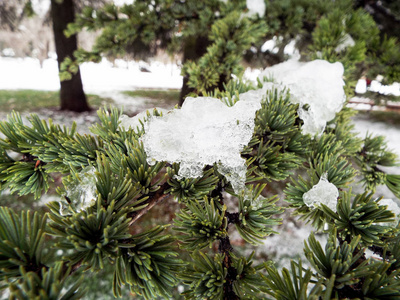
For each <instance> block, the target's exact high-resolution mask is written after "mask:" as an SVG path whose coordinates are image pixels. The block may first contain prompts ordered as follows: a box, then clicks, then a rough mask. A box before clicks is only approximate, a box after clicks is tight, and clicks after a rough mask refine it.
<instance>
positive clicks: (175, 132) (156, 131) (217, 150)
mask: <svg viewBox="0 0 400 300" xmlns="http://www.w3.org/2000/svg"><path fill="white" fill-rule="evenodd" d="M260 108H261V105H260V103H259V102H253V101H238V102H237V103H236V104H235V105H234V106H232V107H228V106H226V105H225V104H224V103H222V102H221V101H220V100H219V99H215V98H209V97H198V98H191V97H189V98H186V100H185V102H184V104H183V106H182V108H181V109H175V110H172V111H171V112H169V113H168V114H166V115H164V116H162V117H152V118H150V119H149V121H148V122H147V123H146V124H145V134H144V135H143V137H142V141H143V145H144V149H145V151H146V153H147V157H148V158H147V160H148V162H149V163H150V164H154V163H155V162H156V161H167V162H169V163H175V162H176V163H180V169H179V174H178V177H179V178H181V177H189V178H194V177H200V176H202V174H203V167H204V166H205V165H213V164H214V163H216V164H217V167H218V171H219V172H220V173H221V174H223V175H224V176H225V177H226V178H227V179H228V180H229V181H230V182H231V184H232V187H233V188H234V190H235V192H236V193H239V192H240V191H241V190H243V189H244V184H245V180H246V169H247V168H246V161H245V159H243V158H241V156H240V152H241V151H242V150H243V147H244V146H246V145H247V144H248V143H249V141H250V139H251V137H252V135H253V129H254V118H255V112H256V111H257V110H258V109H260Z"/></svg>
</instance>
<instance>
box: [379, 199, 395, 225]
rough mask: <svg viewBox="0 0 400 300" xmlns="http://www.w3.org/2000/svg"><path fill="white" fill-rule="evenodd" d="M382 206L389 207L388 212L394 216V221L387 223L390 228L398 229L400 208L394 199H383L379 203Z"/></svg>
mask: <svg viewBox="0 0 400 300" xmlns="http://www.w3.org/2000/svg"><path fill="white" fill-rule="evenodd" d="M379 205H380V206H384V205H387V210H390V212H392V213H393V214H394V221H393V222H389V223H386V224H387V225H388V226H392V227H396V226H397V224H399V220H400V216H399V215H400V207H399V206H398V205H397V203H396V202H394V201H393V200H392V199H382V200H381V201H379Z"/></svg>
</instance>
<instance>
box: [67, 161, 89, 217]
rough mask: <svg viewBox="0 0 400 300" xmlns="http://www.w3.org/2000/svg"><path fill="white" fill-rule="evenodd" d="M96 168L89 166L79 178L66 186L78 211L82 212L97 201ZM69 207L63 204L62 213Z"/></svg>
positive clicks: (79, 174) (68, 195) (81, 172)
mask: <svg viewBox="0 0 400 300" xmlns="http://www.w3.org/2000/svg"><path fill="white" fill-rule="evenodd" d="M95 171H96V169H95V168H94V167H93V166H87V167H85V168H83V169H82V171H80V172H79V173H78V177H79V179H75V182H74V183H72V184H69V185H67V186H66V190H67V193H66V196H67V197H68V198H69V199H70V200H71V202H72V204H73V205H74V206H75V209H76V211H78V212H80V211H83V210H85V209H86V208H88V207H90V206H93V205H94V204H95V203H96V198H97V195H96V191H97V188H96V175H95ZM66 209H67V208H66V207H63V206H61V210H60V213H61V214H62V215H64V214H65V210H66Z"/></svg>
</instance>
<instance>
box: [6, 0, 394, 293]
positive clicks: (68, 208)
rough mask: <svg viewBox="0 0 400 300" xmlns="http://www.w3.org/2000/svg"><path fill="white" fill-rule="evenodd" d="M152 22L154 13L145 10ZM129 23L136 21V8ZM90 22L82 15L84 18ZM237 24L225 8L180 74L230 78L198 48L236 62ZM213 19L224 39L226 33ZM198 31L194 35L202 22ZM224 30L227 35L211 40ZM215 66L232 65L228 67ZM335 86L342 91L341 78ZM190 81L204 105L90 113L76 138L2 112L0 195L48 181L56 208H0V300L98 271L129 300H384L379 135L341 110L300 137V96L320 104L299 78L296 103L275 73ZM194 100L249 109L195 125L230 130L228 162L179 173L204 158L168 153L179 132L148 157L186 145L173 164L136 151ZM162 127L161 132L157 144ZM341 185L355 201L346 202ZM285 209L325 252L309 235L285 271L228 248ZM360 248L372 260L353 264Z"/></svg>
mask: <svg viewBox="0 0 400 300" xmlns="http://www.w3.org/2000/svg"><path fill="white" fill-rule="evenodd" d="M137 2H138V3H141V2H140V1H137ZM181 2H182V1H181ZM189 2H190V1H189ZM197 2H198V5H202V4H201V3H200V1H197ZM214 2H215V3H216V1H214ZM214 2H212V3H214ZM232 2H233V1H232ZM152 3H153V4H154V5H156V4H158V5H167V4H168V3H169V1H163V2H162V3H163V4H161V2H160V3H159V2H157V1H153V2H152ZM182 3H185V1H183V2H182ZM215 3H214V4H215ZM221 3H222V4H218V5H221V6H222V5H226V6H229V5H231V4H230V1H227V2H226V3H225V2H223V1H221ZM138 5H139V4H138ZM209 5H210V7H211V8H210V9H212V7H213V6H212V5H211V4H209ZM215 5H216V4H215ZM128 8H129V7H128V6H126V7H124V9H125V10H127V9H128ZM110 9H111V8H110ZM158 12H159V10H158V9H157V8H156V7H155V8H154V10H151V13H150V15H151V14H153V13H154V14H157V13H158ZM131 13H132V14H134V13H139V15H140V11H131ZM214 16H215V15H214V14H213V16H212V18H214ZM259 16H260V15H259ZM91 17H93V12H91V13H90V14H89V13H88V19H87V20H86V21H88V20H92V19H90V18H91ZM110 17H113V18H114V19H115V20H118V17H119V14H118V13H116V14H113V11H112V10H111V11H107V12H106V11H105V12H99V13H98V15H97V18H98V19H99V20H102V21H103V22H110V23H111V21H110V20H109V19H110ZM182 18H185V15H182ZM210 18H211V16H210ZM115 20H114V21H115ZM148 20H149V21H150V20H151V16H149V19H148ZM157 20H158V21H159V22H167V21H168V19H164V18H157ZM249 20H250V19H248V16H246V15H237V12H232V14H230V13H229V14H227V15H226V16H225V15H224V16H222V17H221V19H220V20H219V21H218V22H220V23H218V22H217V23H215V24H214V25H215V26H214V25H213V26H211V28H212V29H211V31H212V32H213V34H214V35H215V38H213V39H210V41H212V43H215V45H214V46H211V48H209V49H208V50H207V51H208V52H207V54H206V55H205V56H204V57H203V58H202V59H203V60H202V59H200V60H199V64H198V65H196V66H195V65H193V68H190V67H188V69H187V70H189V69H190V70H192V71H193V74H191V76H192V75H193V76H194V75H196V74H198V75H199V76H200V75H201V76H203V75H204V74H205V73H204V72H203V71H196V70H197V68H199V70H201V68H204V70H206V71H208V72H209V73H210V74H212V75H213V76H215V74H217V75H218V77H219V78H220V76H222V77H224V76H227V75H229V76H227V77H229V78H230V72H233V71H232V70H233V68H230V69H229V68H225V67H223V68H222V67H221V68H220V67H219V66H217V65H215V64H214V65H213V64H212V63H211V61H212V59H213V57H215V55H217V54H218V51H217V48H213V47H216V45H217V46H218V45H219V46H221V47H222V48H227V49H229V48H230V47H231V46H232V47H237V49H239V50H240V52H243V51H244V48H243V47H244V46H243V45H242V44H241V42H240V41H239V40H240V39H241V34H243V32H246V31H242V29H240V28H241V26H245V27H247V26H250V23H251V21H249ZM80 21H82V22H83V20H80ZM199 22H200V20H199ZM224 22H227V24H231V25H232V24H233V25H232V26H233V28H236V29H238V31H237V32H236V31H235V30H234V31H230V30H229V28H231V27H229V26H225V25H224ZM113 24H114V23H113ZM254 24H257V22H256V23H254ZM254 24H253V25H254ZM198 25H199V27H198V28H201V26H200V25H202V23H201V22H200V23H199V24H198ZM203 25H204V24H203ZM253 25H252V26H253ZM96 26H97V23H96V22H93V27H94V28H96ZM254 26H256V25H254ZM257 26H258V25H257ZM160 28H164V27H162V26H161V27H160ZM188 28H190V27H188ZM198 28H197V29H198ZM257 28H258V27H257ZM192 29H193V30H194V28H192ZM239 29H240V30H239ZM256 31H257V30H256ZM144 32H145V31H144ZM144 32H143V33H144ZM217 33H221V35H219V34H217ZM225 33H229V34H230V36H229V37H228V38H224V37H225V35H224V34H225ZM217 35H218V37H217ZM236 39H237V40H236ZM231 40H232V41H235V42H234V43H232V45H231V43H230V41H231ZM331 47H336V45H331ZM213 51H216V52H215V53H214V52H213ZM207 55H208V56H207ZM217 57H218V56H217ZM227 62H228V61H225V62H224V64H225V63H227ZM229 62H230V63H232V66H234V65H236V64H237V63H238V58H237V57H234V59H233V60H229ZM314 63H315V64H319V65H324V66H328V67H329V68H330V67H332V66H334V68H337V67H338V66H340V65H338V64H328V65H327V63H326V62H321V61H316V62H313V64H311V63H309V64H308V65H307V66H311V65H315V64H314ZM305 64H306V63H305ZM302 66H304V65H302ZM215 68H216V69H215ZM234 68H236V66H234ZM282 68H283V69H285V68H284V67H282ZM339 69H341V68H339ZM275 70H276V69H275ZM188 72H189V73H190V71H188ZM214 72H215V73H214ZM327 72H329V70H327ZM335 74H336V73H335ZM336 75H338V77H337V80H338V82H339V83H341V84H342V83H343V81H342V75H343V74H336ZM336 75H335V76H336ZM199 76H198V77H196V76H194V77H191V78H197V79H196V80H195V79H193V80H192V81H191V84H193V87H195V88H196V87H197V88H198V91H202V93H203V94H204V96H205V97H203V98H202V97H198V98H191V99H187V100H186V102H185V103H184V105H183V107H182V108H181V109H179V108H175V109H174V110H172V111H169V112H163V111H161V110H157V109H154V110H149V111H147V112H146V113H144V114H140V115H138V116H137V117H134V118H132V119H129V121H128V122H126V117H122V112H121V111H118V110H117V109H114V108H110V109H107V108H103V109H100V110H99V111H98V116H99V122H98V123H97V124H95V125H93V126H92V127H91V134H87V135H81V134H78V133H76V125H73V126H72V128H65V127H61V126H59V125H56V124H53V123H52V121H51V120H48V121H44V120H40V119H39V118H38V117H37V116H36V115H31V117H30V118H28V120H27V122H29V123H27V122H26V121H23V120H22V118H21V116H20V115H19V114H18V113H17V112H13V113H12V114H11V115H10V116H9V117H8V119H7V120H5V121H1V122H0V132H1V133H2V137H1V139H0V153H1V156H0V184H1V189H9V190H10V192H11V193H18V194H19V195H26V194H31V195H32V196H33V197H35V198H40V197H41V195H42V194H43V193H45V192H47V191H48V188H49V183H50V182H51V181H52V180H53V178H55V176H56V175H57V176H59V177H60V176H61V177H62V185H61V186H60V187H59V188H58V189H57V192H58V193H59V195H60V200H59V201H52V202H50V203H48V204H47V208H48V209H47V212H45V213H43V214H40V213H39V212H35V213H32V212H30V211H22V212H20V213H17V212H15V211H14V210H12V209H10V208H6V207H0V236H1V239H0V266H1V268H0V280H1V282H2V286H3V287H4V288H6V287H7V288H8V289H9V292H10V298H11V299H78V298H81V297H83V295H84V294H85V292H86V289H89V287H87V286H85V285H84V284H81V282H82V280H84V277H85V276H89V275H90V274H101V273H100V272H102V271H104V270H111V272H112V274H113V275H112V280H110V282H108V283H107V284H109V285H108V287H109V289H112V290H113V293H114V295H115V296H116V297H124V295H125V291H126V288H128V289H129V291H130V292H131V293H132V294H135V295H139V296H141V297H142V298H144V299H157V298H162V299H169V298H171V297H174V296H176V295H173V294H172V291H173V289H174V287H177V286H180V287H183V292H182V293H181V294H182V296H183V297H185V298H186V299H260V298H271V299H345V298H348V299H398V298H399V297H400V280H399V272H400V268H399V264H400V263H399V261H400V246H399V235H398V234H399V222H398V221H399V218H398V217H399V216H398V215H399V213H400V212H399V211H397V210H396V209H394V208H393V207H395V206H392V205H391V204H390V205H389V204H388V203H391V202H390V201H389V202H388V201H386V200H387V199H385V201H384V200H382V199H377V198H376V197H374V196H373V194H374V191H375V189H376V187H377V186H378V185H382V184H385V185H387V186H388V187H389V189H390V190H391V191H392V192H393V193H394V195H396V196H397V197H398V195H400V183H399V182H400V179H399V176H398V175H393V174H386V173H385V172H384V171H383V169H382V168H381V166H393V165H395V164H396V159H397V158H396V155H395V154H394V153H392V152H391V151H390V150H388V149H387V147H386V144H385V143H384V140H383V138H382V137H373V136H367V137H366V138H365V139H360V138H357V137H356V136H355V134H354V133H353V132H352V125H351V120H350V116H351V115H352V112H351V111H350V109H348V108H346V107H345V105H344V107H343V108H342V109H341V110H340V111H337V112H336V115H335V117H334V118H332V119H330V120H328V122H327V124H325V125H326V126H325V125H324V126H323V128H324V129H323V130H322V132H320V131H317V132H315V134H313V133H309V132H304V130H303V129H304V128H303V127H304V124H305V122H306V118H310V116H313V113H315V112H317V113H318V112H320V113H321V111H320V110H319V111H318V109H317V108H316V106H315V105H316V104H315V103H313V102H307V100H308V98H312V97H313V98H318V99H320V101H324V100H325V101H326V99H327V98H328V97H325V96H326V94H324V93H331V90H330V89H329V86H328V88H327V89H326V90H324V89H322V91H321V89H318V87H317V88H316V87H315V86H313V84H308V83H309V82H308V83H307V82H306V83H307V85H306V87H307V88H308V90H307V93H303V94H301V93H300V94H299V93H296V89H295V88H294V87H296V86H294V85H292V90H291V89H288V88H287V86H286V83H285V79H284V78H283V79H282V81H281V82H271V81H265V80H264V79H265V78H264V77H261V78H259V81H258V83H257V84H255V85H253V84H251V83H248V82H244V81H242V80H240V79H232V80H227V83H224V84H222V85H221V86H218V85H216V84H215V82H214V83H212V84H210V85H207V84H206V82H207V78H202V77H201V76H200V77H199ZM272 77H273V74H272ZM267 79H268V80H269V79H273V78H267ZM349 80H351V78H350V79H349ZM311 83H313V81H311ZM290 84H293V82H290ZM314 85H315V84H314ZM328 85H329V83H328ZM210 87H214V88H210ZM215 87H216V88H215ZM297 91H298V89H297ZM314 93H316V95H314ZM342 94H343V95H344V91H342ZM340 95H341V93H339V98H340V99H338V101H339V103H340V104H341V105H343V100H344V99H342V98H343V97H341V96H340ZM315 96H316V97H315ZM202 100H203V103H204V104H203V106H201V108H202V109H204V110H206V109H207V105H210V104H212V105H214V104H213V103H218V105H219V106H221V105H223V107H224V111H228V112H227V114H229V111H234V108H235V107H237V106H238V105H239V106H240V105H242V106H240V107H247V108H249V109H250V108H251V109H253V111H254V114H253V115H251V114H249V113H248V112H246V114H245V115H247V116H250V117H249V118H248V119H245V118H244V119H240V120H239V118H237V119H234V122H232V120H231V119H229V118H226V116H225V115H224V114H223V113H221V118H220V120H214V119H213V120H212V121H211V119H210V121H209V123H207V124H205V125H208V126H209V128H207V130H210V129H216V130H219V129H221V128H225V127H230V129H232V128H233V129H234V130H231V131H224V132H226V133H227V135H229V137H224V136H220V137H218V139H220V140H221V142H222V141H223V140H225V138H230V139H232V140H229V141H232V142H231V143H238V145H240V152H239V153H237V156H238V158H237V159H233V162H232V161H231V160H227V161H224V162H222V161H221V160H222V159H221V160H217V161H212V157H211V160H210V159H208V160H207V161H212V162H211V163H207V164H204V165H201V166H200V169H201V171H202V172H201V175H198V174H197V173H196V176H191V172H194V171H193V170H195V171H196V172H197V170H198V169H199V163H198V161H199V160H198V159H199V157H200V156H201V158H204V156H206V155H210V154H209V153H208V152H210V153H212V150H213V149H211V148H208V149H207V148H205V149H206V150H204V152H205V153H198V152H196V149H194V148H190V147H189V148H184V147H183V145H179V136H178V137H177V139H176V140H174V143H171V142H170V143H168V140H165V138H164V136H159V138H158V139H157V141H160V142H159V143H158V144H160V145H158V146H156V147H162V148H161V149H167V150H166V151H169V150H168V149H176V147H180V148H184V149H189V150H190V151H187V152H188V153H185V161H184V164H183V162H182V161H180V160H179V159H181V158H178V159H175V160H174V159H170V158H168V159H165V160H163V159H159V160H157V159H154V157H153V156H152V155H151V154H150V151H149V149H148V144H147V142H148V139H149V133H150V132H151V131H152V130H154V126H155V125H154V124H155V123H156V122H159V123H160V122H164V123H162V125H161V126H162V127H163V128H166V127H168V126H167V125H168V124H167V123H168V121H170V120H171V119H172V118H173V117H176V116H177V115H179V116H181V115H182V114H180V113H178V112H182V111H186V112H187V111H188V110H190V108H191V105H192V103H194V102H195V101H196V103H198V104H199V103H200V105H201V102H202ZM344 104H345V103H344ZM218 105H217V106H211V107H219V106H218ZM317 106H318V105H317ZM326 106H328V105H326ZM255 108H257V109H255ZM192 110H193V108H192ZM191 112H193V111H191ZM209 113H210V114H211V113H213V112H211V111H210V112H209ZM191 116H192V115H191ZM316 117H317V118H318V115H317V116H316ZM122 120H124V122H122ZM312 120H313V119H311V121H312ZM220 121H221V122H220ZM308 121H310V120H309V119H308V120H307V122H308ZM196 122H199V120H198V119H196V116H195V114H194V117H193V118H190V119H189V120H185V123H183V124H182V127H183V129H186V128H189V129H190V128H198V127H196V126H195V125H196V124H193V123H196ZM221 124H222V125H221ZM150 125H152V126H150ZM201 128H204V127H201ZM183 131H184V130H183ZM183 131H182V130H181V131H179V134H183V133H182V132H183ZM162 132H164V133H165V132H166V131H162ZM177 132H178V131H177V130H174V129H172V130H171V131H169V132H167V134H170V135H172V136H173V135H174V134H176V135H179V134H178V133H177ZM208 132H209V131H208ZM243 132H244V133H246V132H249V134H248V135H246V134H243ZM189 134H190V137H191V138H192V140H193V145H196V143H197V142H198V140H200V141H203V143H206V144H207V143H208V142H210V143H211V141H210V140H211V138H212V135H209V136H206V137H204V134H203V135H202V132H196V131H192V132H189ZM240 134H241V135H240ZM236 135H238V136H242V135H243V136H245V138H243V137H242V138H241V139H239V138H236ZM244 141H245V142H244ZM213 142H214V141H213ZM153 144H154V143H153ZM155 144H156V145H157V143H155ZM193 145H189V146H193ZM185 146H186V145H185ZM152 147H153V146H152ZM223 150H224V149H222V150H221V152H223ZM186 154H187V156H186ZM223 154H224V153H222V154H221V155H223ZM211 156H212V155H211ZM169 157H171V156H169ZM172 157H173V156H172ZM228 157H229V158H231V156H228ZM200 161H203V160H200ZM240 163H241V164H240ZM182 165H185V170H182V169H183V168H182ZM191 167H192V168H191ZM183 171H184V173H182V172H183ZM182 174H185V175H184V176H183V175H182ZM356 175H359V176H360V177H359V178H361V183H362V184H364V188H365V192H364V193H361V194H356V193H354V192H353V191H352V183H354V181H355V180H356V179H357V180H358V178H357V177H356ZM276 187H278V188H282V187H284V188H283V193H276V192H274V191H275V190H276ZM332 189H333V190H334V191H335V192H334V193H332V192H331V190H332ZM326 194H328V195H326ZM309 197H311V198H312V199H311V200H312V202H311V204H310V203H309V202H308V201H307V199H308V198H309ZM278 200H280V201H278ZM283 203H286V205H283ZM167 206H171V207H172V206H173V207H177V211H175V212H174V216H173V220H172V222H171V224H168V223H167V222H164V216H163V215H158V216H153V219H152V220H153V221H155V222H156V223H157V224H154V223H153V221H152V222H149V221H148V218H146V217H148V216H149V215H151V214H152V212H153V211H157V208H161V209H158V211H163V210H165V211H166V209H165V208H166V207H167ZM288 207H290V208H291V209H292V211H293V212H292V213H293V214H295V215H298V216H300V218H301V219H303V220H305V221H307V222H309V223H311V224H312V225H313V226H314V228H315V232H317V233H325V234H326V235H327V236H328V241H327V243H326V245H325V246H324V247H323V246H322V245H321V244H320V243H319V242H318V241H317V239H316V238H315V234H314V233H312V234H311V235H310V236H309V238H308V239H307V241H305V244H304V253H305V256H306V258H307V262H302V261H300V260H299V261H294V260H293V261H292V262H291V265H290V269H286V268H283V269H282V270H278V269H277V267H276V266H274V264H273V262H271V261H260V260H259V259H255V257H254V253H253V254H251V255H243V254H242V253H241V252H240V251H239V250H238V247H237V246H236V245H234V244H233V243H232V242H231V239H232V236H233V235H234V234H236V235H238V236H240V238H241V239H242V240H243V243H247V244H251V245H254V246H257V245H259V244H261V243H262V242H263V241H264V240H265V239H268V238H269V236H270V235H271V234H276V232H275V231H274V229H276V227H277V226H279V225H280V224H281V222H282V221H283V220H282V217H281V214H282V213H283V212H284V211H285V210H286V209H287V208H288ZM149 223H150V224H149ZM367 250H370V251H372V252H374V253H375V254H374V255H373V256H370V255H368V256H367Z"/></svg>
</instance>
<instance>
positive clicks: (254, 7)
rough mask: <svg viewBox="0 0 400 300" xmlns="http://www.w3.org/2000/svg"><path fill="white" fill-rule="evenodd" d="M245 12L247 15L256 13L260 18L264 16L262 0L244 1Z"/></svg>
mask: <svg viewBox="0 0 400 300" xmlns="http://www.w3.org/2000/svg"><path fill="white" fill-rule="evenodd" d="M246 6H247V9H248V10H249V11H248V12H247V15H248V16H250V17H251V16H254V15H256V14H258V16H259V17H260V18H262V17H264V14H265V2H264V0H247V1H246Z"/></svg>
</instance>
